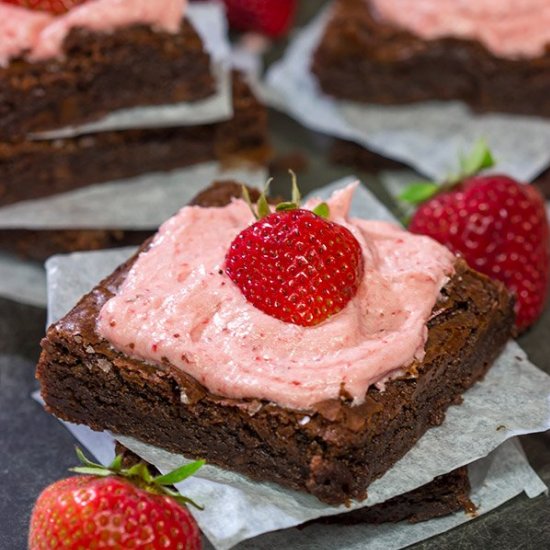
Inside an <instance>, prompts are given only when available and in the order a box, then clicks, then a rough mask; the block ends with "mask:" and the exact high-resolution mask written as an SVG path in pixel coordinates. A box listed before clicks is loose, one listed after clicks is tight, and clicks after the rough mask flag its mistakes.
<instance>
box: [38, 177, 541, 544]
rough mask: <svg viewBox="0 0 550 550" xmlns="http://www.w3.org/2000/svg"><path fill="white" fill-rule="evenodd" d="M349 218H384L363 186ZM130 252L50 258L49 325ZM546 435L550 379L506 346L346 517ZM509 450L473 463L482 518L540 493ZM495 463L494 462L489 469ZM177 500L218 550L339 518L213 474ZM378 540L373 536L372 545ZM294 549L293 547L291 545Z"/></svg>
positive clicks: (358, 533) (306, 535) (294, 534)
mask: <svg viewBox="0 0 550 550" xmlns="http://www.w3.org/2000/svg"><path fill="white" fill-rule="evenodd" d="M349 181H350V178H347V179H345V180H342V181H340V182H336V183H334V184H332V185H330V186H328V187H326V188H323V189H321V190H319V191H317V192H315V195H316V196H319V197H326V196H327V195H328V194H329V193H330V191H331V190H332V189H334V188H337V187H340V186H341V185H342V184H345V183H349ZM352 215H354V216H362V217H370V218H380V219H385V220H390V219H391V214H390V213H389V212H388V211H387V210H386V209H385V208H384V207H383V206H382V205H381V204H380V203H379V202H378V201H377V200H376V199H375V198H374V196H373V195H371V194H370V193H369V191H367V190H366V189H365V188H364V187H360V188H359V189H358V190H357V192H356V196H355V198H354V202H353V206H352ZM131 253H132V250H128V249H126V250H117V251H106V252H96V253H91V254H90V253H82V254H77V255H68V256H56V257H54V258H51V259H50V260H49V261H48V264H47V268H48V293H49V312H50V320H55V319H57V318H59V317H60V316H62V315H63V314H64V313H65V312H67V311H68V310H69V309H70V308H71V307H72V305H73V304H74V303H75V301H76V300H77V299H78V298H79V297H80V296H81V295H82V294H83V293H85V292H87V291H88V290H90V289H91V288H92V287H93V285H94V283H95V282H96V281H98V280H99V279H100V278H101V277H103V276H104V275H106V274H107V273H109V272H110V271H111V270H112V269H113V268H114V267H115V266H116V265H118V264H119V263H121V262H122V261H124V259H126V258H127V257H128V256H129V255H130V254H131ZM549 428H550V377H549V376H548V375H546V374H545V373H543V372H542V371H540V370H539V369H537V368H536V367H535V366H534V365H532V364H531V363H530V362H529V361H528V359H527V357H526V355H525V353H524V352H523V351H522V350H521V348H520V347H519V346H518V345H517V344H516V343H515V342H510V343H509V344H508V346H507V347H506V349H505V350H504V352H503V353H502V355H501V356H500V358H499V359H498V360H497V361H496V363H495V365H494V366H493V367H492V368H491V369H490V371H489V373H488V374H487V376H486V377H485V379H484V380H483V381H482V382H480V383H478V384H476V385H475V387H473V388H472V389H470V390H469V391H467V392H466V393H465V395H464V402H463V403H462V405H460V406H454V407H451V408H450V409H449V410H448V412H447V417H446V420H445V422H444V423H443V424H442V425H441V426H439V427H437V428H434V429H431V430H429V431H428V432H427V433H426V434H425V435H424V436H423V437H422V438H421V440H420V441H419V442H418V443H417V444H416V445H415V446H414V447H413V449H412V450H411V451H409V452H408V453H407V454H406V455H405V456H404V457H403V458H402V459H401V460H400V461H399V462H398V463H397V464H396V465H395V466H394V467H393V468H392V469H391V470H389V471H388V472H387V473H386V475H384V476H383V477H382V478H381V479H379V480H377V481H375V482H374V483H373V484H372V485H371V486H370V488H369V498H368V500H367V501H366V502H363V503H353V505H352V508H353V509H355V508H359V507H362V506H365V505H366V504H368V505H373V504H376V503H379V502H383V501H385V500H387V499H389V498H391V497H393V496H396V495H399V494H403V493H405V492H407V491H410V490H412V489H415V488H417V487H419V486H421V485H424V484H425V483H427V482H429V481H431V480H432V479H433V478H434V477H436V476H438V475H441V474H443V473H446V472H449V471H450V470H453V469H455V468H457V467H459V466H462V465H465V464H470V463H472V462H474V461H476V460H478V459H480V458H483V457H486V456H487V455H488V454H489V453H491V452H492V451H494V450H495V449H496V448H497V447H499V445H501V444H502V443H504V442H505V441H506V440H508V439H510V438H512V437H514V436H516V435H520V434H525V433H531V432H540V431H545V430H547V429H549ZM82 429H83V428H79V430H82ZM119 440H120V441H121V442H123V443H124V444H125V445H126V446H127V447H129V448H130V449H132V450H134V451H135V452H137V453H138V454H139V455H141V456H142V457H143V458H145V459H146V460H148V461H149V462H151V463H153V464H155V465H156V466H157V467H159V469H160V470H161V471H166V470H168V469H170V468H172V467H174V466H176V465H179V464H181V463H183V462H185V459H184V458H183V457H181V456H178V455H174V454H172V453H168V452H166V451H163V450H161V449H156V448H154V447H151V446H148V445H145V444H143V443H140V442H137V441H135V440H133V439H131V438H125V437H119ZM507 449H508V450H507ZM510 449H512V447H511V446H510V445H508V446H506V447H504V449H503V450H501V451H499V453H502V455H500V454H499V455H498V456H497V455H494V456H492V457H491V458H488V459H487V460H486V461H484V462H483V463H482V464H484V466H482V470H483V471H484V472H486V473H487V474H488V473H490V474H491V475H494V477H492V478H491V481H490V482H489V481H487V479H488V478H485V481H484V482H483V483H480V482H479V479H481V478H483V476H478V477H476V479H477V482H478V485H476V490H475V492H474V500H476V499H477V500H476V502H477V503H478V504H479V503H480V502H481V504H482V511H484V510H485V506H487V505H488V504H489V503H492V504H491V505H490V506H491V507H494V506H498V505H499V504H500V503H502V502H504V501H505V500H507V499H509V498H511V497H512V496H514V495H516V494H518V493H519V492H521V491H522V490H524V489H525V490H527V491H528V494H529V495H531V496H534V495H536V494H540V492H542V491H543V490H544V484H543V483H542V482H541V481H540V480H538V478H537V477H536V475H535V474H534V473H533V472H532V471H531V470H530V468H529V467H528V465H527V464H526V463H525V461H524V459H523V458H520V457H519V455H517V452H516V455H514V454H513V451H512V450H510ZM91 450H92V451H93V450H94V449H93V448H92V449H91ZM434 450H437V452H434ZM495 456H497V458H498V457H499V456H500V457H501V458H498V460H497V458H495ZM476 475H477V474H476ZM185 492H186V494H188V495H189V496H191V497H192V498H194V499H196V500H197V501H199V502H201V503H202V504H204V505H205V507H206V509H205V511H204V512H200V513H197V514H196V517H197V521H198V522H199V524H200V526H201V529H202V530H203V531H204V533H205V534H206V535H207V536H208V538H209V539H210V541H211V542H212V543H213V544H214V546H215V547H216V548H219V549H225V548H229V547H231V546H232V545H235V544H237V543H239V542H241V541H243V540H246V539H249V538H252V537H256V536H258V535H260V534H262V533H266V532H270V531H275V530H279V529H285V528H288V527H292V526H295V525H298V524H301V523H303V522H305V521H308V520H311V519H314V518H318V517H321V516H326V515H332V514H335V513H341V512H343V511H345V510H346V509H345V508H343V507H330V506H326V505H324V504H322V503H320V502H319V501H318V500H317V499H315V498H314V497H312V496H310V495H306V494H301V493H298V492H295V491H290V490H286V489H284V488H281V487H279V486H276V485H274V484H271V483H256V482H252V481H250V480H248V479H247V478H245V477H244V476H241V475H238V474H235V473H231V472H227V471H224V470H221V469H219V468H216V467H213V466H205V467H204V468H203V469H202V470H201V471H200V472H199V474H198V475H197V476H196V477H195V478H194V479H191V480H188V481H187V482H186V483H185ZM481 498H482V499H483V500H482V501H481V500H480V499H481ZM488 509H490V508H488ZM467 519H468V517H467V516H465V515H464V514H456V515H454V516H451V517H450V518H447V519H445V520H436V521H435V522H428V523H423V524H419V525H416V526H409V525H400V526H391V527H388V526H381V527H379V528H374V527H370V526H369V527H367V526H357V527H353V528H350V529H347V528H346V530H342V529H341V528H340V529H338V528H330V527H327V526H323V527H321V526H315V527H308V528H307V530H306V531H304V532H299V531H295V530H293V531H284V532H281V533H274V534H272V535H266V536H265V538H262V539H259V540H258V541H257V540H256V539H255V540H254V541H251V542H250V543H249V546H246V547H250V548H264V547H265V548H267V547H268V546H270V547H271V546H275V547H277V548H279V547H280V548H289V547H290V546H289V545H291V547H292V548H300V547H302V548H306V547H307V548H362V547H364V546H361V544H363V545H364V540H365V539H364V537H365V533H368V535H369V544H372V545H373V546H372V547H373V548H382V547H384V548H400V547H402V546H403V545H404V544H410V543H411V542H414V541H415V540H421V539H423V538H426V537H428V536H432V535H433V534H435V533H436V532H441V531H444V530H447V529H449V528H451V527H453V526H454V525H458V524H460V523H462V522H463V521H466V520H467ZM403 529H405V531H403ZM407 529H411V531H408V530H407ZM377 533H379V535H378V534H377ZM378 536H380V537H381V538H380V539H379V540H378ZM371 537H373V538H371ZM299 544H300V545H302V546H297V545H299ZM376 544H378V546H376ZM259 545H261V546H259Z"/></svg>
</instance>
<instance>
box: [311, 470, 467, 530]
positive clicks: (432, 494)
mask: <svg viewBox="0 0 550 550" xmlns="http://www.w3.org/2000/svg"><path fill="white" fill-rule="evenodd" d="M459 510H464V511H465V512H469V513H473V512H474V511H475V506H474V505H473V503H472V501H471V500H470V479H469V477H468V468H467V467H465V466H463V467H462V468H457V469H456V470H453V471H452V472H449V473H448V474H443V475H441V476H438V477H436V478H435V479H433V480H432V481H430V482H429V483H427V484H426V485H422V487H419V488H418V489H414V490H413V491H409V492H408V493H405V494H404V495H398V496H396V497H394V498H391V499H389V500H387V501H386V502H381V503H380V504H375V505H374V506H367V507H366V508H359V509H358V510H353V511H352V512H345V513H343V514H338V515H335V516H326V517H324V518H321V519H319V520H316V521H315V523H317V522H320V523H336V524H341V525H354V524H357V523H376V524H378V523H388V522H391V523H395V522H398V521H408V522H409V523H418V522H420V521H427V520H429V519H433V518H439V517H442V516H446V515H448V514H452V513H453V512H458V511H459ZM311 523H314V522H311Z"/></svg>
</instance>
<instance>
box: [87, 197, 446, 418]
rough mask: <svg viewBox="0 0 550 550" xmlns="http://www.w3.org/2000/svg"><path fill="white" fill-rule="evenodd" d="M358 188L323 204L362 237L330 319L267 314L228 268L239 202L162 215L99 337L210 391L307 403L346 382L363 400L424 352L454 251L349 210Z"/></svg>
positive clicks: (240, 215)
mask: <svg viewBox="0 0 550 550" xmlns="http://www.w3.org/2000/svg"><path fill="white" fill-rule="evenodd" d="M353 189H354V186H350V187H347V188H345V189H343V190H341V191H339V192H337V193H335V194H334V195H333V196H332V198H331V199H330V200H329V201H328V203H329V207H330V212H331V216H330V217H331V219H332V220H333V221H335V222H337V223H340V224H342V225H344V226H345V227H347V228H348V229H349V230H350V231H351V232H352V233H353V234H354V235H355V237H356V238H357V240H358V241H359V243H360V245H361V248H362V251H363V255H364V263H365V269H364V277H363V280H362V282H361V284H360V287H359V289H358V291H357V294H356V296H355V297H354V298H353V299H352V300H351V301H350V302H349V303H348V305H347V306H346V307H345V308H344V309H343V310H342V311H340V312H339V313H338V314H336V315H334V316H332V317H330V318H329V319H327V320H326V321H325V322H323V323H321V324H319V325H317V326H314V327H301V326H297V325H293V324H290V323H285V322H283V321H280V320H278V319H275V318H273V317H270V316H269V315H266V314H265V313H263V312H262V311H260V310H258V309H256V308H255V307H254V306H252V305H251V304H250V303H249V302H247V301H246V299H245V298H244V297H243V295H242V294H241V292H240V290H239V289H238V287H237V286H236V285H235V284H234V283H233V282H232V281H231V280H230V279H229V277H228V276H227V275H226V274H225V272H224V270H223V267H224V260H225V254H226V252H227V250H228V248H229V245H230V243H231V242H232V240H233V239H234V238H235V236H236V235H237V234H238V233H239V232H240V231H241V230H242V229H244V228H245V227H247V226H248V225H249V224H250V223H252V222H253V221H254V220H253V218H252V216H251V213H250V209H249V208H248V206H247V205H246V203H245V202H244V201H242V200H234V201H233V202H232V203H231V204H229V205H228V206H226V207H224V208H201V207H197V206H192V207H185V208H183V209H182V210H181V211H180V212H179V213H178V214H177V215H176V216H174V217H173V218H171V219H170V220H168V221H167V222H166V223H165V224H164V225H163V226H162V227H161V228H160V230H159V232H158V233H157V235H156V237H155V238H154V240H153V243H152V245H151V247H150V248H149V249H148V250H147V251H146V252H143V253H141V255H140V256H139V258H138V259H137V261H136V262H135V263H134V265H133V267H132V268H131V270H130V271H129V273H128V275H127V277H126V280H125V281H124V283H123V284H122V286H121V288H120V289H119V290H118V292H117V294H116V296H114V297H113V298H111V299H110V300H109V301H108V302H107V303H106V304H105V305H104V306H103V308H102V310H101V312H100V315H99V319H98V323H97V330H98V332H99V334H101V335H102V336H103V337H104V338H106V339H107V340H109V341H110V342H111V344H112V345H113V346H114V347H115V348H116V349H118V350H120V351H122V352H124V353H125V354H127V355H130V356H133V357H136V358H139V359H142V360H145V361H147V362H150V363H153V364H155V363H157V364H160V363H161V362H166V361H169V362H170V363H171V364H172V365H175V366H176V367H177V368H179V369H182V370H183V371H185V372H186V373H188V374H189V375H191V376H192V377H194V378H195V379H196V380H198V381H199V382H200V383H201V384H203V385H204V386H205V387H206V388H207V389H208V390H209V391H210V392H212V393H214V394H218V395H222V396H226V397H234V398H245V397H253V398H261V399H266V400H269V401H272V402H275V403H277V404H279V405H282V406H285V407H290V408H294V409H307V408H309V407H311V406H312V405H313V404H315V403H318V402H320V401H323V400H325V399H330V398H338V397H339V396H340V395H341V392H342V391H345V392H346V393H347V394H349V395H351V396H352V397H353V400H354V403H355V404H359V403H361V402H362V401H363V400H364V398H365V394H366V391H367V389H368V388H369V386H370V385H371V384H381V383H383V382H384V380H386V379H388V377H391V376H393V375H396V374H397V373H400V372H402V369H403V368H404V367H406V366H408V365H409V364H411V362H413V361H414V360H415V359H416V360H421V359H422V358H423V355H424V345H425V342H426V338H427V328H426V323H427V320H428V318H429V317H430V314H431V311H432V308H433V307H434V304H435V302H436V300H437V298H438V296H439V293H440V290H441V288H442V287H443V285H444V284H445V283H446V281H447V280H448V278H449V277H450V276H451V274H452V273H453V270H454V267H453V266H454V259H455V258H454V256H453V255H452V254H451V252H449V251H448V250H447V249H446V248H445V247H443V246H441V245H440V244H438V243H437V242H435V241H434V240H432V239H430V238H428V237H422V236H418V235H413V234H411V233H408V232H407V231H404V230H403V229H401V228H399V227H397V226H394V225H391V224H388V223H384V222H376V221H367V220H363V219H354V218H350V217H349V216H348V208H349V204H350V201H351V197H352V194H353ZM312 206H313V203H312V204H309V205H306V207H312Z"/></svg>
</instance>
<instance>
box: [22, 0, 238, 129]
mask: <svg viewBox="0 0 550 550" xmlns="http://www.w3.org/2000/svg"><path fill="white" fill-rule="evenodd" d="M186 9H187V12H186V16H187V17H188V18H189V20H190V21H191V23H192V24H193V26H194V27H195V29H196V31H197V33H198V34H199V35H200V37H201V39H202V41H203V44H204V47H205V49H206V51H207V52H208V53H209V54H210V57H211V61H212V71H213V74H214V77H215V79H216V91H215V93H214V94H213V95H212V96H210V97H207V98H205V99H202V100H199V101H192V102H182V103H178V104H174V105H155V106H147V107H133V108H131V109H120V110H117V111H113V112H111V113H109V114H108V115H106V116H105V117H103V118H101V119H99V120H96V121H94V122H90V123H87V124H82V125H78V126H69V127H66V128H60V129H56V130H52V131H48V132H40V133H36V134H32V135H31V136H30V137H31V138H32V139H55V138H67V137H74V136H78V135H82V134H90V133H95V132H107V131H109V130H129V129H132V128H162V127H171V126H189V125H193V124H207V123H210V122H217V121H221V120H227V119H229V118H231V116H232V115H233V106H232V94H231V75H230V66H229V65H230V64H229V56H230V45H229V40H228V37H227V23H226V19H225V12H224V9H223V6H222V5H221V3H218V2H204V3H190V4H189V5H188V6H187V8H186Z"/></svg>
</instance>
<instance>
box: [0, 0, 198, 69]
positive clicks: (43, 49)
mask: <svg viewBox="0 0 550 550" xmlns="http://www.w3.org/2000/svg"><path fill="white" fill-rule="evenodd" d="M186 5H187V0H154V1H152V0H89V1H88V2H86V3H85V4H81V5H79V6H76V7H75V8H73V9H72V10H70V11H69V12H67V13H65V14H63V15H58V16H53V15H49V14H47V13H42V12H38V11H32V10H28V9H25V8H20V7H17V6H12V5H8V4H2V3H0V66H6V65H7V64H8V63H9V61H10V59H12V58H14V57H20V56H26V57H27V58H28V59H29V60H31V61H40V60H44V59H50V58H55V57H59V56H61V55H62V51H63V41H64V40H65V37H66V36H67V35H68V34H69V32H70V30H71V29H73V28H76V27H81V28H86V29H91V30H94V31H100V32H112V31H113V30H115V29H116V28H118V27H124V26H128V25H134V24H147V25H151V26H152V27H154V28H156V29H159V30H163V31H166V32H170V33H176V32H178V30H179V28H180V23H181V18H182V16H183V13H184V9H185V6H186Z"/></svg>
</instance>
